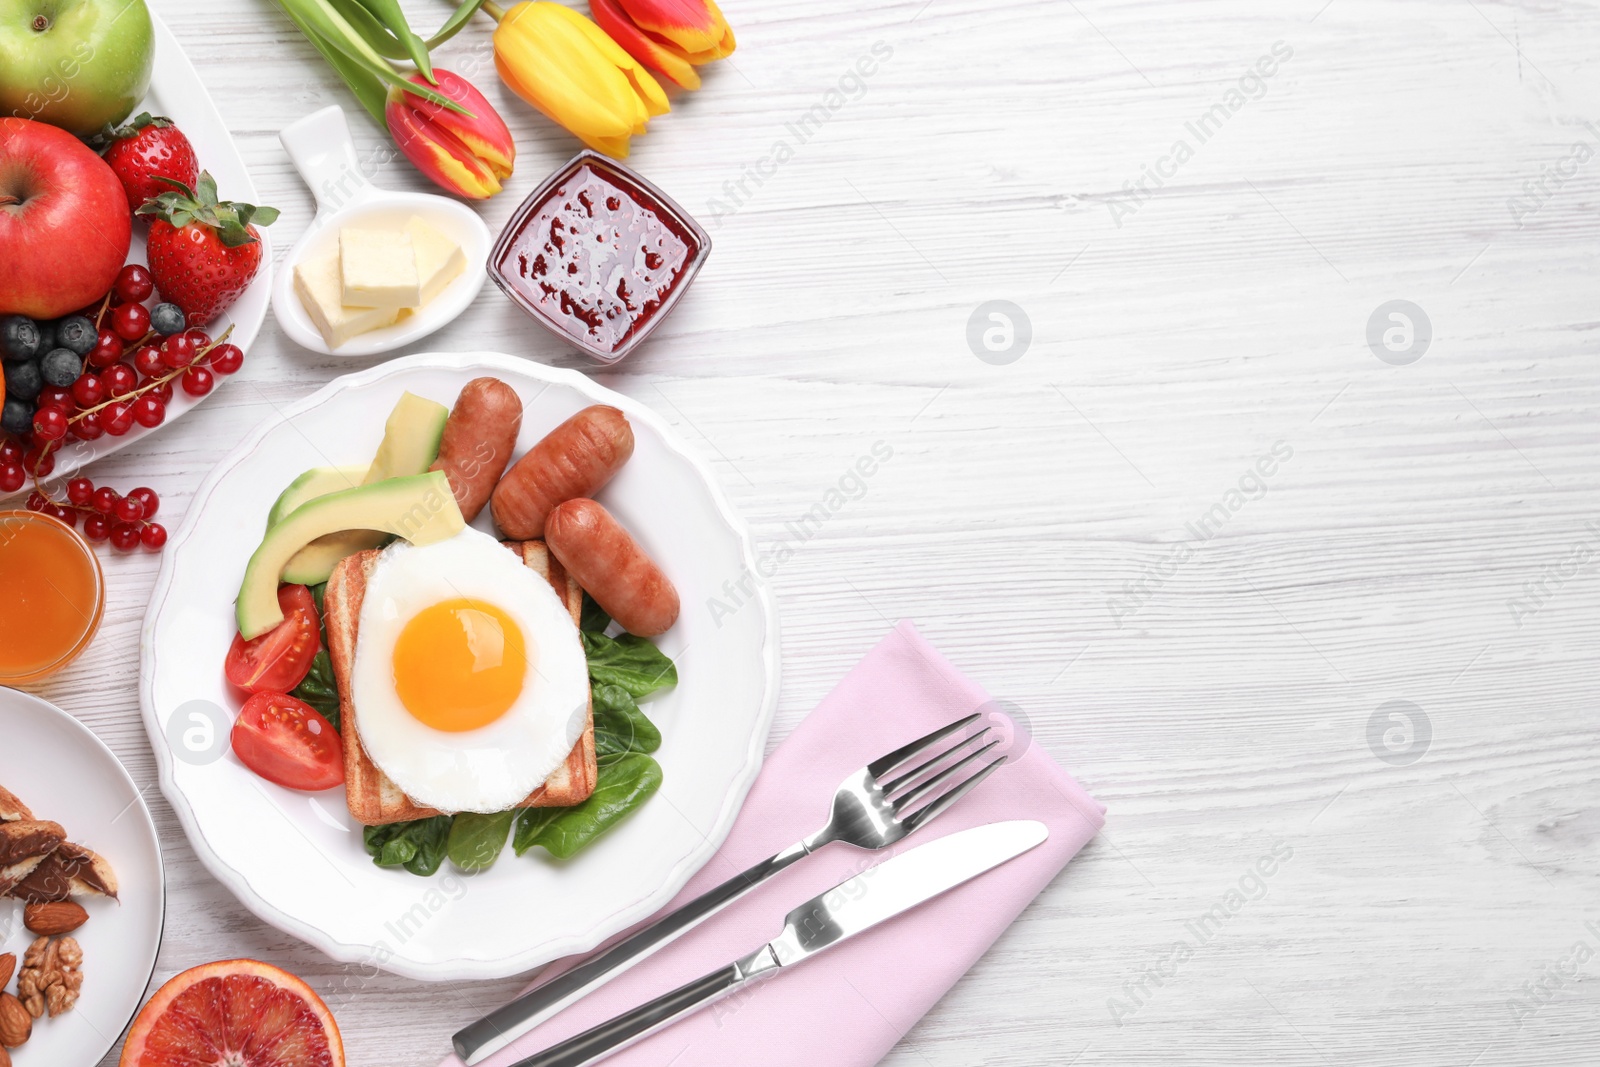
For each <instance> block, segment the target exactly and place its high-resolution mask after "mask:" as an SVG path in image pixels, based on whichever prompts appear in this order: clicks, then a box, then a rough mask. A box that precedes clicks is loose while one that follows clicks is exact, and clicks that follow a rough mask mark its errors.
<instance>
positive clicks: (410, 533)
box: [234, 471, 466, 641]
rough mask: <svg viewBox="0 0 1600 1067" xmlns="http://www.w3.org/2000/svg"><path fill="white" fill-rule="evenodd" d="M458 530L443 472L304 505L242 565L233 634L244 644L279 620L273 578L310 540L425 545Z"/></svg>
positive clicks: (345, 491) (456, 513)
mask: <svg viewBox="0 0 1600 1067" xmlns="http://www.w3.org/2000/svg"><path fill="white" fill-rule="evenodd" d="M464 526H466V523H465V522H464V521H462V518H461V509H460V508H458V507H456V498H455V495H454V494H453V493H451V492H450V483H449V481H447V480H446V479H445V476H444V472H443V471H430V472H429V473H427V474H413V475H409V476H407V477H404V478H386V479H385V480H383V481H381V482H374V483H373V484H371V485H358V486H356V487H355V488H354V489H343V490H340V491H339V492H337V493H329V494H327V495H326V496H319V497H317V498H316V499H314V500H308V501H307V502H306V503H304V504H302V505H300V506H299V507H298V508H296V509H295V510H294V511H292V512H290V513H289V514H288V515H287V516H285V517H284V519H283V521H282V522H280V523H278V525H276V526H274V527H273V528H272V529H270V530H268V531H267V536H266V537H264V538H262V540H261V544H260V545H259V546H258V547H257V548H256V550H255V554H254V555H252V556H251V557H250V562H249V563H248V564H247V565H246V566H245V569H244V581H243V582H242V583H241V584H240V586H239V598H238V600H237V602H236V603H235V606H234V613H235V615H236V617H237V619H238V622H239V633H240V634H241V635H243V637H244V638H245V640H247V641H248V640H251V639H252V638H256V637H260V636H261V635H262V634H264V633H266V632H267V631H268V630H270V629H272V628H273V627H274V626H276V625H278V623H280V622H282V621H283V611H282V610H281V609H280V608H279V607H278V580H279V577H280V576H281V575H282V574H283V569H284V565H285V564H287V563H288V562H289V560H290V558H292V557H293V556H294V554H295V553H296V552H298V551H300V549H301V548H303V547H305V546H306V545H307V544H309V543H310V542H311V541H312V540H313V539H315V538H318V537H322V536H324V535H326V534H330V533H336V532H337V531H340V530H381V531H382V532H384V533H386V534H393V535H394V536H396V537H404V538H405V539H406V540H408V541H410V542H411V543H412V544H415V545H431V544H433V543H435V542H437V541H443V540H445V539H446V538H449V537H453V536H455V535H456V534H458V533H460V532H461V529H462V528H463V527H464Z"/></svg>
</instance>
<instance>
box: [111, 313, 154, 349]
mask: <svg viewBox="0 0 1600 1067" xmlns="http://www.w3.org/2000/svg"><path fill="white" fill-rule="evenodd" d="M111 328H112V329H113V330H115V331H116V334H117V336H118V337H120V338H122V339H123V340H124V341H137V340H138V339H139V338H141V337H143V336H144V335H145V334H147V333H149V332H150V312H149V310H148V309H147V308H146V307H145V306H144V305H143V304H123V305H122V306H121V307H119V308H117V309H116V310H115V311H113V312H112V313H111Z"/></svg>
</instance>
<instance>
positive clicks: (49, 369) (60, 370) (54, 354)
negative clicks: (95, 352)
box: [39, 320, 87, 387]
mask: <svg viewBox="0 0 1600 1067" xmlns="http://www.w3.org/2000/svg"><path fill="white" fill-rule="evenodd" d="M86 321H87V320H86ZM82 370H83V357H82V356H79V355H77V354H75V353H74V352H73V351H72V349H70V348H52V349H51V350H50V351H48V352H46V353H45V354H44V358H43V359H41V360H39V373H40V374H42V375H44V380H45V381H47V382H49V383H50V384H51V385H59V386H63V387H65V386H68V385H71V384H72V383H73V382H75V381H77V380H78V375H79V373H80V372H82Z"/></svg>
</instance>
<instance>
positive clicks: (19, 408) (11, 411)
mask: <svg viewBox="0 0 1600 1067" xmlns="http://www.w3.org/2000/svg"><path fill="white" fill-rule="evenodd" d="M0 429H4V430H5V431H6V432H7V433H16V434H23V433H27V432H28V431H29V430H31V429H33V405H32V404H29V403H27V402H26V401H23V400H11V399H7V400H6V410H5V414H3V415H0Z"/></svg>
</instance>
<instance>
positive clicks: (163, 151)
mask: <svg viewBox="0 0 1600 1067" xmlns="http://www.w3.org/2000/svg"><path fill="white" fill-rule="evenodd" d="M101 141H103V142H108V145H107V147H106V149H105V151H104V153H103V154H104V157H105V161H106V163H108V164H109V165H110V166H111V170H112V172H113V173H115V174H116V176H117V180H118V181H120V182H122V190H123V192H125V193H127V194H128V207H129V209H130V210H133V211H138V210H139V209H140V208H141V207H143V206H144V202H145V201H146V200H151V199H154V198H155V197H157V196H160V195H161V194H162V193H164V192H167V190H168V186H166V185H163V184H162V182H161V179H162V178H167V179H170V180H172V181H175V182H182V183H183V184H184V185H186V186H188V185H193V184H194V183H195V178H196V176H197V175H198V174H199V171H200V164H199V162H198V161H197V160H196V159H195V156H194V146H193V145H191V144H190V143H189V138H187V137H185V136H184V135H183V133H182V131H180V130H179V129H178V127H176V126H174V125H173V124H172V120H171V119H167V118H162V117H161V116H160V115H151V114H150V113H149V112H148V111H145V112H142V113H141V114H140V115H139V116H138V117H137V118H135V119H134V120H133V121H132V122H130V123H128V125H126V126H120V127H115V128H113V127H111V126H107V127H106V129H105V132H104V133H102V134H101V135H100V139H99V141H97V142H96V143H100V142H101Z"/></svg>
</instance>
